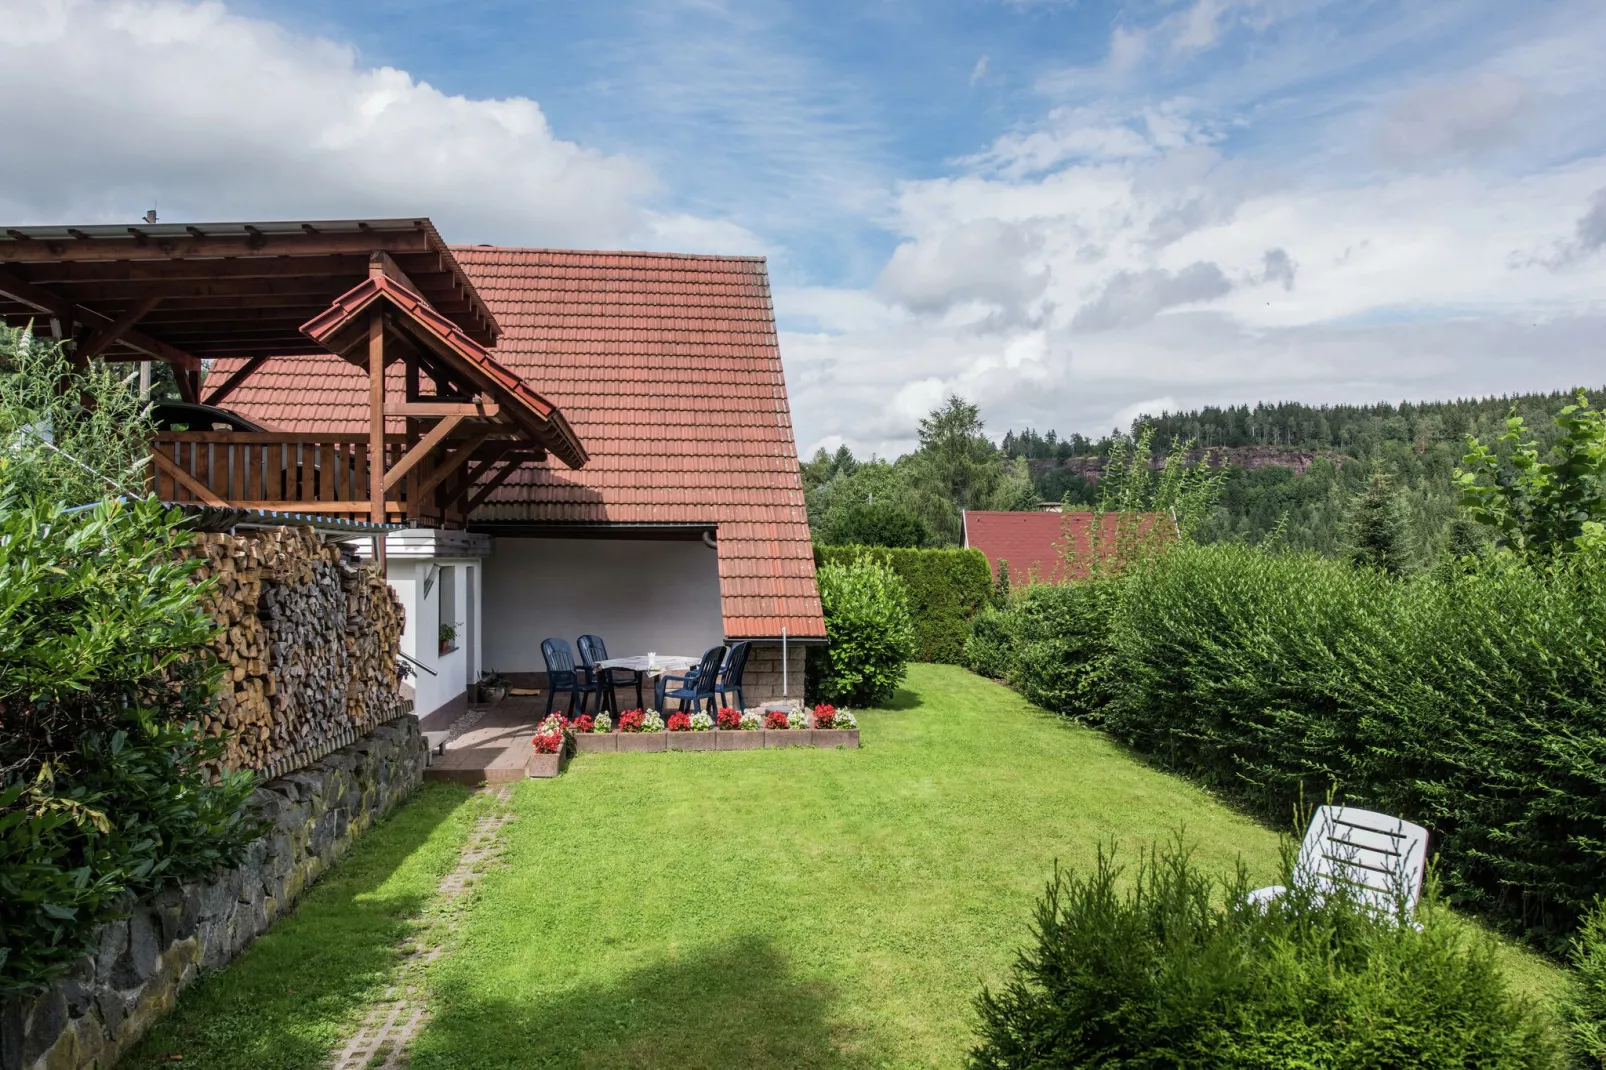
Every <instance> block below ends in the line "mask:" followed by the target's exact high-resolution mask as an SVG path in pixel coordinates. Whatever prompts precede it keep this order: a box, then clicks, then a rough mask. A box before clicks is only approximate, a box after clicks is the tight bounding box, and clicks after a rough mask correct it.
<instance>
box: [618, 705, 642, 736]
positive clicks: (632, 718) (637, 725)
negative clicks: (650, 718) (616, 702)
mask: <svg viewBox="0 0 1606 1070" xmlns="http://www.w3.org/2000/svg"><path fill="white" fill-rule="evenodd" d="M645 722H646V715H645V714H643V713H642V712H641V711H640V710H625V711H624V712H623V713H621V714H620V715H619V731H621V732H640V731H643V728H642V725H643V724H644V723H645Z"/></svg>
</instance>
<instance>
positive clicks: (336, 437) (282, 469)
mask: <svg viewBox="0 0 1606 1070" xmlns="http://www.w3.org/2000/svg"><path fill="white" fill-rule="evenodd" d="M368 448H369V438H368V436H367V435H365V434H332V433H326V434H291V433H285V432H277V431H274V432H240V431H162V432H159V433H158V434H157V435H156V436H155V438H154V439H153V440H152V443H151V453H152V462H153V464H152V473H151V476H152V479H153V480H154V483H155V490H156V496H157V497H159V498H161V499H162V500H163V501H172V502H193V503H195V504H198V505H210V506H216V507H220V508H221V507H229V508H235V509H264V510H276V511H279V512H287V513H320V514H329V515H331V516H360V517H368V516H369V515H370V509H371V505H372V497H371V494H370V483H369V479H370V465H369V463H368ZM406 448H407V447H406V436H405V435H387V436H386V442H385V452H386V453H387V454H388V455H389V456H388V457H387V458H386V461H387V464H386V466H385V467H386V468H389V467H390V466H391V465H392V464H394V462H395V459H396V457H397V456H399V455H400V454H401V453H403V452H405V450H406ZM397 489H398V490H401V489H402V488H400V487H398V488H397ZM385 507H386V508H385V511H386V514H387V517H386V519H388V520H402V519H405V518H406V514H407V503H406V501H405V500H404V499H402V498H394V499H392V498H389V497H387V500H386V502H385Z"/></svg>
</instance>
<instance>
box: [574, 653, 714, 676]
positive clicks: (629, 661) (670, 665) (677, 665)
mask: <svg viewBox="0 0 1606 1070" xmlns="http://www.w3.org/2000/svg"><path fill="white" fill-rule="evenodd" d="M702 661H703V659H702V658H688V657H685V656H684V655H681V654H659V655H658V656H657V657H655V658H654V659H653V665H652V667H651V668H648V667H647V655H645V654H637V655H636V656H634V657H629V658H608V659H607V660H605V661H599V662H597V668H599V669H628V670H630V671H632V672H639V673H646V674H647V675H648V676H659V675H662V674H663V673H666V672H672V673H683V672H685V671H686V670H687V669H695V668H697V666H699V665H701V664H702Z"/></svg>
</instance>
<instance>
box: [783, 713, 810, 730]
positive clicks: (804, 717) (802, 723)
mask: <svg viewBox="0 0 1606 1070" xmlns="http://www.w3.org/2000/svg"><path fill="white" fill-rule="evenodd" d="M808 726H809V715H808V714H806V713H804V712H803V711H802V710H793V711H792V712H791V713H789V714H787V715H786V727H788V728H807V727H808Z"/></svg>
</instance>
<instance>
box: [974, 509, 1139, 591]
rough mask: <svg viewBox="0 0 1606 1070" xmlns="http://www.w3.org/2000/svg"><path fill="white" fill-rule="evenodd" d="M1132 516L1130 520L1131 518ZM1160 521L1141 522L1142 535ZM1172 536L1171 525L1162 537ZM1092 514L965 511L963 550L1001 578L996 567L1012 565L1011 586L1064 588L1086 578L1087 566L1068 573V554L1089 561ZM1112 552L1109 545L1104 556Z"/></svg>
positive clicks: (1110, 520) (1110, 528)
mask: <svg viewBox="0 0 1606 1070" xmlns="http://www.w3.org/2000/svg"><path fill="white" fill-rule="evenodd" d="M1127 515H1131V514H1127ZM1156 519H1157V516H1156V514H1154V513H1143V514H1140V515H1139V516H1138V517H1137V521H1138V525H1137V526H1138V530H1139V531H1142V532H1148V531H1151V530H1153V525H1154V523H1155V521H1156ZM1115 522H1116V516H1115V514H1106V515H1105V518H1104V531H1105V533H1106V535H1110V534H1112V533H1113V532H1115V531H1116V530H1117V529H1116V528H1115V526H1114V524H1115ZM1169 531H1170V527H1169V525H1168V526H1166V527H1164V528H1162V529H1161V534H1162V535H1164V534H1165V533H1167V532H1169ZM1092 534H1093V513H1091V512H1080V513H1006V512H996V511H992V510H985V509H970V510H966V511H965V530H964V539H965V546H967V547H969V548H970V549H972V550H980V551H981V552H982V554H983V555H984V556H985V557H986V558H987V566H988V567H989V568H990V569H991V570H992V573H993V575H994V576H997V575H998V562H999V561H1000V560H1003V561H1007V562H1008V563H1009V582H1010V583H1011V584H1012V585H1019V584H1023V583H1031V582H1036V583H1064V582H1065V581H1066V580H1072V579H1081V578H1082V577H1083V576H1085V575H1087V566H1086V565H1085V564H1080V563H1079V564H1078V565H1077V566H1076V567H1074V568H1073V567H1070V566H1068V565H1067V564H1066V563H1065V550H1066V548H1067V547H1069V546H1074V547H1075V549H1076V554H1077V557H1078V559H1079V560H1080V561H1086V560H1087V557H1088V554H1089V552H1090V551H1091V550H1092V549H1093V540H1092ZM1113 548H1114V543H1113V540H1107V541H1106V545H1105V547H1104V549H1103V551H1102V552H1103V553H1105V554H1109V553H1110V552H1112V549H1113Z"/></svg>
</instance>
